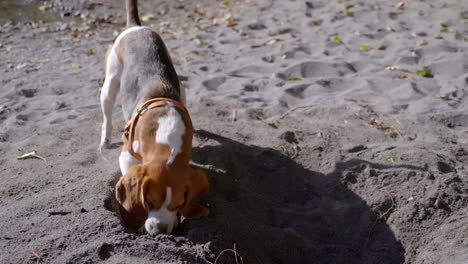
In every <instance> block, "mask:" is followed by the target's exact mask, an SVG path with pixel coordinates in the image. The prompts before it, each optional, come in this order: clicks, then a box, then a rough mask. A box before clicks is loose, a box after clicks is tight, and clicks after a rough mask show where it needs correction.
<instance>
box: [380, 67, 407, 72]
mask: <svg viewBox="0 0 468 264" xmlns="http://www.w3.org/2000/svg"><path fill="white" fill-rule="evenodd" d="M385 70H387V71H402V72H409V70H408V69H405V68H402V67H400V66H397V65H390V66H387V67H385Z"/></svg>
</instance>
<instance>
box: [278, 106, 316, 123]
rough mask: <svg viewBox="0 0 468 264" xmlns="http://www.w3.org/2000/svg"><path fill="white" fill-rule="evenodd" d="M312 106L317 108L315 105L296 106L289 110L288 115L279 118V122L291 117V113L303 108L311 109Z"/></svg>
mask: <svg viewBox="0 0 468 264" xmlns="http://www.w3.org/2000/svg"><path fill="white" fill-rule="evenodd" d="M312 106H315V105H300V106H296V107H294V108H291V109H289V110H288V111H286V113H284V114H282V115H281V116H280V117H278V118H277V120H281V119H283V118H285V117H286V116H287V115H289V114H290V113H291V112H293V111H296V110H298V109H303V108H309V107H312Z"/></svg>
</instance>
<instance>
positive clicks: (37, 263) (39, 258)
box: [31, 250, 42, 264]
mask: <svg viewBox="0 0 468 264" xmlns="http://www.w3.org/2000/svg"><path fill="white" fill-rule="evenodd" d="M31 253H32V254H33V255H34V257H36V264H39V263H40V262H41V261H42V258H41V256H39V254H37V253H36V252H34V250H33V251H31Z"/></svg>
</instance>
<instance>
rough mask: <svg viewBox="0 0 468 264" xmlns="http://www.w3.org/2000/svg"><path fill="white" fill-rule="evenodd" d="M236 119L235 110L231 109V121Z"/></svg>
mask: <svg viewBox="0 0 468 264" xmlns="http://www.w3.org/2000/svg"><path fill="white" fill-rule="evenodd" d="M236 121H237V111H236V110H232V117H231V123H234V122H236Z"/></svg>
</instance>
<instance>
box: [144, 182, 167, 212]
mask: <svg viewBox="0 0 468 264" xmlns="http://www.w3.org/2000/svg"><path fill="white" fill-rule="evenodd" d="M140 195H141V198H140V200H141V203H142V205H143V208H145V209H146V210H147V211H150V210H154V209H159V208H161V206H162V205H163V203H164V200H165V199H166V189H165V188H163V186H162V184H160V183H158V182H157V181H156V180H155V179H152V178H149V177H146V178H145V179H143V183H142V186H141V193H140Z"/></svg>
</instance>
